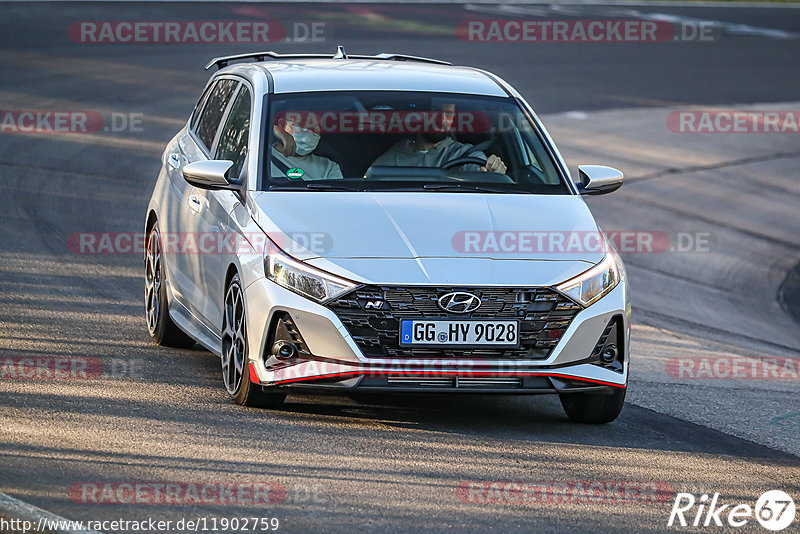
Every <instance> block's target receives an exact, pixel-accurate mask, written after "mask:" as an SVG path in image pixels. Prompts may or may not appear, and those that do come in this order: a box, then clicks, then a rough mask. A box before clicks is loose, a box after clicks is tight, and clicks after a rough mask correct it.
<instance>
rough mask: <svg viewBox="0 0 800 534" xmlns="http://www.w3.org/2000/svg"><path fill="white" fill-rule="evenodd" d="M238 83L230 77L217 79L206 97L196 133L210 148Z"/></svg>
mask: <svg viewBox="0 0 800 534" xmlns="http://www.w3.org/2000/svg"><path fill="white" fill-rule="evenodd" d="M237 83H238V82H236V81H235V80H228V79H225V80H219V81H217V82H216V83H215V84H214V88H213V89H211V92H210V93H209V95H208V98H207V99H206V105H205V106H204V107H203V113H202V115H200V120H199V121H198V122H197V128H196V129H195V133H197V137H198V138H200V141H202V142H203V144H204V145H206V148H207V149H209V150H211V146H212V145H213V144H214V136H215V135H216V133H217V128H219V121H220V120H221V119H222V115H223V114H224V113H225V108H226V107H227V106H228V102H229V101H230V99H231V95H232V94H233V90H234V89H236V84H237Z"/></svg>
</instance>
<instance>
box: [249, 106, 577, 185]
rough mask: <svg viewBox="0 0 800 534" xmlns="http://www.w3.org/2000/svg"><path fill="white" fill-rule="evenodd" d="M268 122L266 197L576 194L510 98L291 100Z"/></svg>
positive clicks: (274, 109) (273, 111)
mask: <svg viewBox="0 0 800 534" xmlns="http://www.w3.org/2000/svg"><path fill="white" fill-rule="evenodd" d="M267 114H268V117H267V124H268V125H269V130H268V136H269V137H268V142H267V144H266V153H265V154H264V158H263V161H264V163H265V165H264V172H263V180H262V184H261V187H260V188H261V189H263V190H301V191H302V190H308V191H312V190H328V191H429V192H449V191H463V192H485V193H535V194H570V190H569V188H568V187H567V185H566V183H565V181H564V180H563V178H562V177H561V175H560V173H559V172H558V170H557V168H556V165H555V163H554V161H553V159H552V158H551V156H550V155H549V153H548V151H547V150H546V149H545V145H544V143H543V142H542V139H541V138H540V136H539V135H538V133H537V130H536V129H535V128H534V125H533V124H531V122H530V120H529V119H528V117H527V115H526V114H525V113H524V112H523V111H522V109H521V108H520V106H519V105H518V104H517V102H516V101H515V100H514V99H513V98H510V97H488V96H476V95H462V94H449V93H427V92H409V91H351V92H342V91H335V92H309V93H293V94H286V95H272V97H271V98H270V104H269V106H268V110H267Z"/></svg>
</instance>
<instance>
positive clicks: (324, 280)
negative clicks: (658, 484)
mask: <svg viewBox="0 0 800 534" xmlns="http://www.w3.org/2000/svg"><path fill="white" fill-rule="evenodd" d="M214 67H216V68H218V69H219V70H218V71H217V72H216V73H215V74H214V75H213V76H212V77H211V79H210V80H209V82H208V84H207V86H206V88H205V91H204V92H203V94H202V96H201V97H200V99H199V101H198V103H197V105H196V106H195V108H194V111H193V112H192V114H191V117H189V119H188V121H187V123H186V125H185V126H184V127H183V128H182V129H181V130H180V131H179V132H178V134H177V135H176V136H175V137H174V138H173V139H172V140H171V141H170V142H169V144H168V145H167V147H166V150H165V151H164V154H163V157H162V168H161V172H160V174H159V176H158V180H157V182H156V185H155V189H154V191H153V195H152V198H151V200H150V203H149V206H148V210H147V215H146V226H145V231H146V235H147V247H146V254H145V256H146V257H145V300H146V315H147V325H148V329H149V331H150V334H151V336H152V337H153V339H154V340H155V341H156V342H157V343H158V344H161V345H165V346H173V347H180V346H188V345H190V344H193V343H195V342H196V343H199V344H200V345H202V346H204V347H205V348H207V349H208V350H210V351H212V352H213V353H215V354H217V355H219V356H220V359H221V368H222V378H223V383H224V385H225V388H226V390H227V392H228V393H229V394H230V395H231V397H232V398H233V399H234V400H235V401H236V402H237V403H239V404H243V405H247V406H278V405H280V403H282V402H283V400H284V399H285V397H286V394H287V392H288V391H290V390H295V391H297V390H320V389H324V390H328V391H342V392H369V391H379V392H397V393H408V394H411V393H451V394H461V393H481V394H489V393H502V394H540V393H552V394H558V395H559V396H560V399H561V402H562V405H563V407H564V409H565V411H566V414H567V415H568V416H569V418H570V419H571V420H573V421H578V422H585V423H604V422H609V421H612V420H613V419H615V418H616V417H617V416H618V414H619V413H620V410H621V409H622V406H623V402H624V399H625V391H626V387H627V379H628V364H629V340H630V322H629V321H630V298H629V294H628V285H627V275H626V273H625V270H624V267H623V264H622V261H621V259H620V257H619V255H618V254H617V252H616V251H615V250H614V248H613V246H612V245H611V244H610V243H609V242H608V240H607V239H605V236H604V235H603V234H602V233H601V232H600V230H599V228H598V226H597V224H596V222H595V220H594V218H593V217H592V214H591V212H590V211H589V209H588V207H587V206H586V203H585V202H584V201H583V199H582V198H581V196H582V195H592V194H603V193H608V192H611V191H613V190H615V189H617V188H619V187H620V185H621V184H622V174H621V173H620V172H619V171H616V170H614V169H611V168H609V167H602V166H593V165H591V166H581V167H579V174H580V181H579V182H578V183H574V182H573V180H572V179H571V178H570V174H569V171H568V170H567V168H566V165H565V164H564V161H563V159H562V158H561V156H560V155H559V153H558V151H557V149H556V147H555V145H554V144H553V141H552V140H551V138H550V137H549V136H548V134H547V132H546V131H545V129H544V127H543V126H542V124H541V123H540V121H539V119H538V118H537V117H536V115H535V114H534V112H533V110H532V109H531V108H530V106H528V104H527V103H526V102H525V100H524V99H523V98H522V97H521V96H520V95H519V93H517V92H516V91H515V90H514V89H513V88H512V87H510V86H509V85H508V84H507V83H505V82H504V81H503V80H501V79H500V78H498V77H497V76H494V75H493V74H491V73H488V72H485V71H482V70H479V69H475V68H470V67H457V66H452V65H450V64H448V63H445V62H442V61H438V60H433V59H426V58H419V57H412V56H404V55H399V54H379V55H376V56H352V55H351V56H348V55H347V54H346V52H345V51H344V49H343V48H341V47H340V48H339V50H338V51H337V52H336V54H335V55H333V56H330V55H323V54H312V55H308V54H276V53H274V52H259V53H254V54H242V55H238V56H230V57H222V58H217V59H214V60H213V61H212V62H211V63H210V64H209V65H208V67H207V69H209V68H214Z"/></svg>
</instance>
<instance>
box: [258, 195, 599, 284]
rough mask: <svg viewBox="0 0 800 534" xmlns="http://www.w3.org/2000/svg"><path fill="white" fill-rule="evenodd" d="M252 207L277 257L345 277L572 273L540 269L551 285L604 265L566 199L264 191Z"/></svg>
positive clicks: (579, 204) (588, 218) (579, 209)
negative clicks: (470, 269)
mask: <svg viewBox="0 0 800 534" xmlns="http://www.w3.org/2000/svg"><path fill="white" fill-rule="evenodd" d="M253 200H254V201H255V205H256V210H255V213H254V214H253V215H254V217H255V219H256V222H257V223H258V224H259V226H260V227H261V228H262V229H263V230H264V231H266V232H267V234H268V235H269V236H270V238H271V239H272V240H273V241H275V242H276V243H277V244H278V245H279V246H280V247H281V248H282V249H284V250H285V251H286V252H288V253H290V254H291V255H292V256H294V257H296V258H297V259H300V260H302V261H307V262H309V263H312V264H314V265H318V266H320V267H322V268H327V269H333V270H334V271H339V272H341V271H342V270H346V271H348V272H349V273H350V274H351V275H358V274H359V270H362V269H366V270H369V271H371V270H372V269H376V270H380V269H384V268H388V266H390V265H394V266H398V267H399V266H400V265H403V264H405V263H409V264H413V266H414V269H415V270H419V271H421V272H425V271H426V270H428V269H426V268H425V264H429V265H434V264H435V265H438V266H442V269H445V270H451V271H452V270H453V269H456V270H457V269H459V267H458V266H459V265H463V266H466V265H468V264H469V265H473V266H474V267H475V268H478V269H481V268H483V269H489V270H495V269H497V268H500V265H502V264H508V263H516V264H517V266H515V267H510V268H511V269H513V270H517V269H523V270H528V271H529V269H530V266H528V267H525V264H524V263H520V261H519V260H526V261H536V262H569V263H571V264H573V265H575V267H574V268H568V267H567V265H563V264H562V265H551V266H550V267H549V268H547V270H548V271H552V272H553V273H554V276H556V277H560V276H559V275H558V274H556V273H557V272H563V271H564V270H565V269H566V270H567V271H573V270H575V269H579V270H578V271H577V272H576V274H577V273H579V272H581V271H583V270H585V269H587V268H588V267H589V266H590V265H591V264H595V263H597V262H599V261H600V260H602V259H603V256H604V247H603V246H602V244H601V243H600V242H599V239H598V235H599V234H598V228H597V224H596V223H595V221H594V218H593V217H592V214H591V212H590V211H589V208H588V207H587V206H586V204H585V203H584V201H583V200H582V199H581V198H580V197H579V196H573V195H516V194H479V193H430V192H428V193H417V192H408V193H407V192H390V193H388V192H387V193H375V192H295V191H270V192H261V193H258V194H256V195H255V196H254V197H253ZM453 259H460V260H465V259H470V260H472V261H469V262H463V261H462V262H460V263H458V264H455V263H453V261H452V260H453ZM365 260H370V261H365ZM446 260H451V261H446ZM493 260H497V261H498V264H497V265H496V264H489V263H486V262H491V261H493ZM515 260H516V261H515ZM387 262H388V263H387ZM576 262H577V263H578V264H579V265H576ZM359 265H362V266H363V267H362V268H361V269H359V267H358V266H359ZM379 265H380V266H379ZM481 265H483V267H480V266H481ZM489 265H496V266H495V267H491V268H490V267H489ZM335 266H339V267H340V269H337V268H335ZM369 266H373V267H369ZM432 268H433V267H432ZM402 269H403V267H400V270H401V271H402ZM390 270H392V271H394V268H392V269H390ZM434 270H435V269H434ZM495 274H499V273H495ZM364 275H367V273H366V272H365V273H364ZM373 276H377V272H376V273H375V274H374V275H373V274H370V275H369V276H361V277H360V278H361V279H364V278H372V277H373ZM538 283H542V282H538Z"/></svg>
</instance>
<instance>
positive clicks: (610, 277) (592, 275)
mask: <svg viewBox="0 0 800 534" xmlns="http://www.w3.org/2000/svg"><path fill="white" fill-rule="evenodd" d="M619 280H620V270H619V265H618V264H617V259H616V258H615V257H614V253H613V252H612V251H611V250H609V251H608V252H607V253H606V257H605V258H603V261H601V262H600V263H598V264H597V265H595V266H594V267H592V268H591V269H589V270H588V271H585V272H583V273H581V274H579V275H578V276H576V277H575V278H572V279H570V280H567V281H566V282H563V283H562V284H559V285H557V286H556V289H557V290H559V291H560V292H562V293H564V294H565V295H567V296H568V297H569V298H571V299H572V300H574V301H576V302H579V303H581V304H582V305H583V306H588V305H590V304H591V303H593V302H594V301H596V300H597V299H599V298H600V297H602V296H603V295H605V294H606V293H608V292H609V291H611V290H612V289H614V288H615V287H616V285H617V284H618V283H619Z"/></svg>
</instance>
